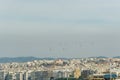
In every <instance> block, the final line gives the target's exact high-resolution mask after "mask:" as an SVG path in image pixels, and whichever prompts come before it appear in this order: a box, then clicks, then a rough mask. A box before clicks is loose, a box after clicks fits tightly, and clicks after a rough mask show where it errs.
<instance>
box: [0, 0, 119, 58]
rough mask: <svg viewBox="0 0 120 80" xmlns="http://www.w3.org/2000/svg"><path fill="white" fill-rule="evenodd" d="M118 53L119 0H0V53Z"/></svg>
mask: <svg viewBox="0 0 120 80" xmlns="http://www.w3.org/2000/svg"><path fill="white" fill-rule="evenodd" d="M119 54H120V0H0V57H16V56H36V57H88V56H109V57H111V56H119Z"/></svg>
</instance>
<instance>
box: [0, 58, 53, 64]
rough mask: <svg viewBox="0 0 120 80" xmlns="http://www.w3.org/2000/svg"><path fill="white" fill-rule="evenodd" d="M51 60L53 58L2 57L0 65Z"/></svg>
mask: <svg viewBox="0 0 120 80" xmlns="http://www.w3.org/2000/svg"><path fill="white" fill-rule="evenodd" d="M43 59H46V60H53V59H54V58H36V57H14V58H10V57H2V58H0V63H10V62H28V61H33V60H43Z"/></svg>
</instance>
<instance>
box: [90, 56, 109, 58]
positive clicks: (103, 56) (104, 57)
mask: <svg viewBox="0 0 120 80" xmlns="http://www.w3.org/2000/svg"><path fill="white" fill-rule="evenodd" d="M89 58H108V57H106V56H96V57H89Z"/></svg>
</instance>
